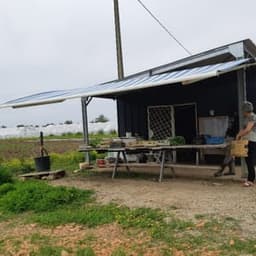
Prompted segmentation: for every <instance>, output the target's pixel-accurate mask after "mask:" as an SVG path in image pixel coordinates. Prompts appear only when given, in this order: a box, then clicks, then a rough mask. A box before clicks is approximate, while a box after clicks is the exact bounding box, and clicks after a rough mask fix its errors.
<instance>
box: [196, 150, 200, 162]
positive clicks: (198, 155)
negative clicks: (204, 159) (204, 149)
mask: <svg viewBox="0 0 256 256" xmlns="http://www.w3.org/2000/svg"><path fill="white" fill-rule="evenodd" d="M199 157H200V153H199V150H197V151H196V165H199Z"/></svg>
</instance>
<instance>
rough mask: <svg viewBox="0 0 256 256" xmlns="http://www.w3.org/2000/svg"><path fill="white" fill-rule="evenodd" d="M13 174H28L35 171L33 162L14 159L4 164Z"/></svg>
mask: <svg viewBox="0 0 256 256" xmlns="http://www.w3.org/2000/svg"><path fill="white" fill-rule="evenodd" d="M2 165H3V166H4V167H5V168H6V169H8V170H9V171H10V172H11V173H12V174H18V173H28V172H32V171H34V169H35V168H34V163H33V161H32V160H24V159H12V160H10V161H8V162H5V163H3V164H2Z"/></svg>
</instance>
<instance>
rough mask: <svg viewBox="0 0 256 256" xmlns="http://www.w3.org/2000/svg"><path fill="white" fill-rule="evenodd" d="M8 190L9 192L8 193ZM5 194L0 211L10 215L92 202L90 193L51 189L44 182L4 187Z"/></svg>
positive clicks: (60, 188) (22, 183) (0, 200)
mask: <svg viewBox="0 0 256 256" xmlns="http://www.w3.org/2000/svg"><path fill="white" fill-rule="evenodd" d="M8 189H9V191H8ZM3 190H5V192H6V190H7V193H6V194H4V195H3V196H2V197H1V198H0V209H1V210H2V211H6V212H11V213H22V212H26V211H33V212H44V211H52V210H55V209H58V208H59V207H61V206H65V205H69V204H75V203H76V204H79V203H80V204H81V203H84V202H91V201H92V194H93V192H92V191H83V190H78V189H75V188H65V187H52V186H50V185H48V184H47V183H44V182H35V181H28V182H17V183H15V185H14V187H8V186H7V185H6V186H5V189H3Z"/></svg>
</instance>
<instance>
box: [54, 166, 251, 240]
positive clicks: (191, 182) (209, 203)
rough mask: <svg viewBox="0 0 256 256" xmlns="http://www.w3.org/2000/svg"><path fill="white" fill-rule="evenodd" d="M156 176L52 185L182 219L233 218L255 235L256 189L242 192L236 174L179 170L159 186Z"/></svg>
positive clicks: (94, 178) (105, 176)
mask: <svg viewBox="0 0 256 256" xmlns="http://www.w3.org/2000/svg"><path fill="white" fill-rule="evenodd" d="M153 173H154V172H153ZM156 175H157V173H155V175H153V176H146V175H145V176H143V177H140V178H138V177H135V178H133V177H122V175H121V177H119V178H118V177H117V178H116V179H115V180H112V179H111V178H110V172H106V171H104V172H102V173H100V174H98V175H96V176H84V177H81V175H79V176H77V177H68V178H65V179H61V180H56V181H53V184H55V185H65V186H74V187H77V188H81V189H94V190H95V191H96V193H97V200H98V201H99V202H101V203H109V202H114V203H117V204H122V205H127V206H129V207H151V208H161V209H163V210H167V211H168V210H170V211H172V212H174V213H175V215H177V216H178V217H180V218H184V219H194V218H195V217H196V216H197V215H213V216H214V217H218V216H219V217H232V218H234V219H236V220H239V221H241V224H242V229H243V233H244V235H245V236H249V237H252V236H254V235H256V221H255V220H256V200H255V199H256V186H255V187H253V188H244V187H243V186H242V183H241V182H242V180H241V179H240V178H239V177H241V174H240V173H239V170H238V171H237V176H236V177H223V178H218V179H216V178H213V172H212V171H202V170H200V171H194V170H193V171H192V170H191V171H190V170H179V171H178V172H177V177H176V178H174V179H171V178H170V177H167V178H166V179H165V180H164V181H163V182H162V183H158V182H157V176H156Z"/></svg>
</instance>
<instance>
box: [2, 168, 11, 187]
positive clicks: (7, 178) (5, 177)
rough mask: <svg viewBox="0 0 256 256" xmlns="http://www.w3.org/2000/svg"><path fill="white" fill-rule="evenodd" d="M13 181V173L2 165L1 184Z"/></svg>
mask: <svg viewBox="0 0 256 256" xmlns="http://www.w3.org/2000/svg"><path fill="white" fill-rule="evenodd" d="M12 181H13V178H12V173H11V172H10V170H9V169H8V168H6V167H4V166H0V185H2V184H4V183H10V182H12Z"/></svg>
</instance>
